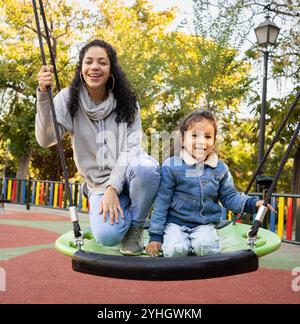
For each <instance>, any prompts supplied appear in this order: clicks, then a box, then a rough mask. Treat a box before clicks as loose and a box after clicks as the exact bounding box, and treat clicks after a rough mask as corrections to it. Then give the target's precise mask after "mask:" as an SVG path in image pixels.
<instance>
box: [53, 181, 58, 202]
mask: <svg viewBox="0 0 300 324" xmlns="http://www.w3.org/2000/svg"><path fill="white" fill-rule="evenodd" d="M53 198H54V199H53V207H57V198H58V183H55V184H54V197H53Z"/></svg>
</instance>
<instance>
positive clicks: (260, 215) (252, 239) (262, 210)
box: [247, 205, 268, 248]
mask: <svg viewBox="0 0 300 324" xmlns="http://www.w3.org/2000/svg"><path fill="white" fill-rule="evenodd" d="M267 211H268V208H267V207H266V206H264V205H262V206H260V207H259V210H258V212H257V214H256V217H255V220H254V221H255V222H259V224H262V222H263V220H264V218H265V215H266V213H267ZM252 230H253V229H252V228H251V229H250V230H249V231H248V233H247V244H248V245H250V246H251V248H253V247H254V246H255V245H256V241H257V240H256V238H257V232H258V229H257V232H256V234H255V235H254V236H250V232H251V231H252Z"/></svg>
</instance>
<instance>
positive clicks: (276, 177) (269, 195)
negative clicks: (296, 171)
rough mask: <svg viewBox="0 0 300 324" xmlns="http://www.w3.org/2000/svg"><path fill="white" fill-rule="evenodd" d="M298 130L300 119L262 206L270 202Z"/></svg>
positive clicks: (299, 129) (299, 128)
mask: <svg viewBox="0 0 300 324" xmlns="http://www.w3.org/2000/svg"><path fill="white" fill-rule="evenodd" d="M299 131H300V121H298V124H297V127H296V129H295V131H294V133H293V136H292V138H291V141H290V143H289V145H288V147H287V149H286V151H285V153H284V155H283V158H282V160H281V162H280V165H279V168H278V170H277V172H276V175H275V177H274V179H273V181H272V184H271V186H270V188H269V190H268V192H267V195H266V198H265V201H264V206H267V205H268V203H270V201H271V196H272V193H273V191H274V190H275V187H276V185H277V181H278V179H279V177H280V175H281V173H282V170H283V168H284V166H285V163H286V161H287V159H288V158H289V154H290V152H291V150H292V148H293V146H294V144H295V142H296V140H297V137H298V134H299Z"/></svg>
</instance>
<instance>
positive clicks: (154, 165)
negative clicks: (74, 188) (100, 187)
mask: <svg viewBox="0 0 300 324" xmlns="http://www.w3.org/2000/svg"><path fill="white" fill-rule="evenodd" d="M159 183H160V169H159V164H158V162H157V161H156V160H155V159H154V158H152V157H151V156H149V155H147V154H146V153H141V154H140V155H138V156H137V157H136V158H135V159H134V160H133V161H131V163H130V164H129V165H128V167H127V170H126V182H125V184H124V188H123V191H122V192H121V194H120V195H119V199H120V204H121V207H122V209H123V212H124V219H123V218H122V217H121V216H120V215H119V223H116V222H114V224H110V222H109V214H108V217H107V219H106V222H105V223H104V222H103V215H102V214H99V209H100V202H101V200H102V198H103V194H93V193H90V194H89V204H90V211H89V215H90V225H91V230H92V234H93V236H94V238H95V240H96V241H97V242H98V243H100V244H102V245H105V246H114V245H117V244H120V243H121V241H122V240H123V238H124V236H125V235H126V233H127V231H128V229H129V227H130V226H131V225H133V226H139V227H144V224H145V221H146V218H147V216H148V212H149V210H150V208H151V206H152V204H153V201H154V199H155V196H156V192H157V189H158V186H159Z"/></svg>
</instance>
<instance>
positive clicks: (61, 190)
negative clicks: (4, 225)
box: [0, 178, 88, 212]
mask: <svg viewBox="0 0 300 324" xmlns="http://www.w3.org/2000/svg"><path fill="white" fill-rule="evenodd" d="M0 188H2V180H0ZM3 192H4V197H5V198H6V199H8V200H10V201H11V202H12V203H15V204H23V205H27V206H44V207H50V208H64V209H66V208H68V207H69V205H68V204H69V202H68V200H66V199H65V197H64V194H65V184H64V183H63V182H58V181H45V180H30V181H28V180H23V179H9V178H7V179H5V183H4V188H3ZM71 193H72V197H73V200H74V203H75V205H76V206H77V208H78V210H79V211H83V212H86V211H88V201H87V199H86V198H85V197H84V195H83V184H82V183H78V182H76V183H72V184H71Z"/></svg>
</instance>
